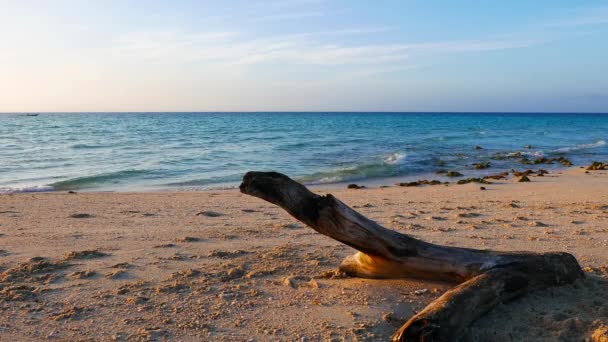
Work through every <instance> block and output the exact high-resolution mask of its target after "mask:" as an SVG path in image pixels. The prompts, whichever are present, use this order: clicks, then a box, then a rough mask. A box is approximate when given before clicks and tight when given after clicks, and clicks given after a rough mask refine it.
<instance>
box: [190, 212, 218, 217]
mask: <svg viewBox="0 0 608 342" xmlns="http://www.w3.org/2000/svg"><path fill="white" fill-rule="evenodd" d="M196 216H206V217H220V216H224V214H222V213H218V212H217V211H201V212H199V213H197V214H196Z"/></svg>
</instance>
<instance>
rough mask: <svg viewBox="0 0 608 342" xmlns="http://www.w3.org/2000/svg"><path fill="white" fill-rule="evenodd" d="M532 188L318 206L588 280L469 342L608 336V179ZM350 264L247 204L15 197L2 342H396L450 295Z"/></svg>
mask: <svg viewBox="0 0 608 342" xmlns="http://www.w3.org/2000/svg"><path fill="white" fill-rule="evenodd" d="M530 178H531V180H532V181H531V182H529V183H519V182H517V179H513V177H511V176H510V177H509V178H508V179H506V180H501V181H499V182H495V183H494V184H485V185H483V186H484V187H486V190H485V191H481V190H480V184H465V185H458V186H418V187H399V186H391V187H388V188H365V189H346V187H344V186H341V187H339V188H328V187H313V191H315V192H317V193H322V194H323V193H327V192H331V193H332V194H333V195H334V196H336V197H337V198H339V199H340V200H342V201H343V202H344V203H346V204H348V205H349V206H352V207H353V208H354V209H355V210H358V211H360V212H361V213H362V214H364V215H365V216H367V217H369V218H370V219H372V220H375V221H377V222H378V223H380V224H382V225H383V226H385V227H387V228H390V229H395V230H397V231H400V232H403V233H405V234H409V235H412V236H414V237H416V238H419V239H422V240H424V241H430V242H433V243H437V244H444V245H450V246H460V247H469V248H478V249H479V248H481V249H495V250H509V251H514V250H528V251H536V252H544V251H565V252H569V253H572V254H573V255H575V256H576V257H577V259H578V260H579V263H580V264H581V266H582V267H583V268H585V271H586V272H587V279H585V280H583V281H580V282H577V283H575V284H572V285H568V286H564V287H560V288H555V289H550V290H548V291H545V292H540V293H535V294H532V295H530V296H526V297H524V298H522V299H520V300H516V301H515V302H513V303H509V304H506V305H503V306H500V307H499V308H498V309H497V310H493V311H492V312H490V313H489V314H488V315H487V316H486V317H484V318H483V319H481V320H479V321H478V322H476V323H475V324H474V325H473V326H472V328H471V329H470V331H468V332H467V334H466V336H465V338H464V339H463V341H479V340H481V341H484V340H488V339H493V340H509V339H510V338H513V339H514V340H526V339H527V340H530V339H533V340H546V341H551V340H556V339H559V338H562V339H566V340H584V339H585V338H588V337H590V335H591V334H592V332H593V331H594V330H595V329H597V328H598V324H600V323H598V322H604V323H603V324H606V322H608V310H606V309H605V308H608V292H607V291H605V290H606V288H608V194H607V193H606V191H605V189H607V188H608V171H589V173H588V174H586V173H585V170H583V169H580V168H578V167H575V168H569V169H567V170H566V171H563V172H552V173H550V174H548V175H545V176H544V177H535V176H531V177H530ZM353 252H354V251H353V250H352V249H351V248H349V247H346V246H344V245H342V244H340V243H339V242H337V241H334V240H331V239H329V238H326V237H324V236H322V235H320V234H318V233H316V232H314V231H313V230H312V229H309V228H307V227H305V226H304V225H303V224H301V223H300V222H297V221H295V220H294V219H292V218H291V217H290V216H289V215H288V214H287V213H285V212H284V211H283V210H281V209H279V208H277V207H275V206H273V205H270V204H269V203H266V202H263V201H261V200H259V199H256V198H253V197H250V196H246V195H243V194H241V193H240V192H239V191H238V190H236V189H231V190H215V191H197V192H175V191H170V192H143V193H142V192H130V193H126V192H78V193H76V194H69V193H66V192H50V193H20V194H2V195H0V256H1V258H0V262H1V263H0V312H1V313H2V314H0V317H2V318H0V339H7V340H9V339H13V340H33V341H38V340H42V339H48V338H56V339H60V340H74V339H81V338H89V337H90V338H93V337H95V338H99V339H116V340H119V341H123V340H145V339H177V340H184V341H196V340H201V339H212V340H230V341H233V340H236V341H241V340H242V341H246V340H249V339H253V340H255V341H264V340H268V339H272V340H279V341H283V340H294V339H302V338H306V339H308V340H311V341H313V340H318V339H321V340H323V339H331V338H340V337H345V338H346V339H350V340H369V341H372V340H386V339H387V338H388V336H390V334H392V333H393V332H394V330H395V329H397V328H398V327H399V326H400V325H401V324H402V323H403V322H404V321H405V320H406V319H407V318H408V317H409V316H411V315H412V314H413V313H414V312H415V311H416V310H420V309H422V308H423V307H424V306H426V305H427V304H428V303H429V302H430V301H432V300H433V299H435V298H436V297H437V296H439V295H440V294H441V293H443V292H444V291H446V290H447V289H449V288H451V287H452V286H453V285H452V284H446V283H440V282H430V281H423V280H416V279H395V280H379V279H360V278H340V277H338V278H335V277H334V278H332V276H331V274H332V273H331V272H332V271H333V270H335V269H336V268H337V266H338V265H339V264H340V262H341V261H342V259H343V258H344V257H346V256H348V255H350V254H352V253H353ZM39 258H43V259H39ZM422 290H426V291H422ZM417 291H418V292H417ZM421 291H422V292H421ZM416 293H420V294H416ZM277 313H280V314H277Z"/></svg>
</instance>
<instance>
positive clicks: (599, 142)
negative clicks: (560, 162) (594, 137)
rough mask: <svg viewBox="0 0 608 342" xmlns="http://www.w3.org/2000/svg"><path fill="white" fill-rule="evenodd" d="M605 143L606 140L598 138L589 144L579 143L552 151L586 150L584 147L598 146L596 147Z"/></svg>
mask: <svg viewBox="0 0 608 342" xmlns="http://www.w3.org/2000/svg"><path fill="white" fill-rule="evenodd" d="M605 145H606V140H598V141H596V142H594V143H591V144H579V145H576V146H570V147H562V148H558V149H556V150H555V151H554V152H559V153H567V152H572V151H578V150H586V149H590V148H598V147H602V146H605Z"/></svg>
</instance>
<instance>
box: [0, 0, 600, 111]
mask: <svg viewBox="0 0 608 342" xmlns="http://www.w3.org/2000/svg"><path fill="white" fill-rule="evenodd" d="M31 111H35V112H79V111H96V112H107V111H155V112H157V111H450V112H460V111H475V112H483V111H492V112H513V111H515V112H608V1H605V0H604V1H599V0H595V1H594V0H588V1H572V0H567V1H561V0H536V1H529V0H512V1H481V0H477V1H472V0H459V1H434V0H420V1H414V0H394V1H389V0H377V1H358V0H264V1H255V0H243V1H233V0H221V1H220V0H217V1H205V0H165V1H157V0H117V1H114V0H97V1H92V0H52V1H51V0H38V1H35V0H0V112H31Z"/></svg>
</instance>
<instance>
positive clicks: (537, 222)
mask: <svg viewBox="0 0 608 342" xmlns="http://www.w3.org/2000/svg"><path fill="white" fill-rule="evenodd" d="M528 225H529V226H530V227H546V226H547V225H546V224H544V223H542V222H540V221H532V222H530V223H528Z"/></svg>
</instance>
